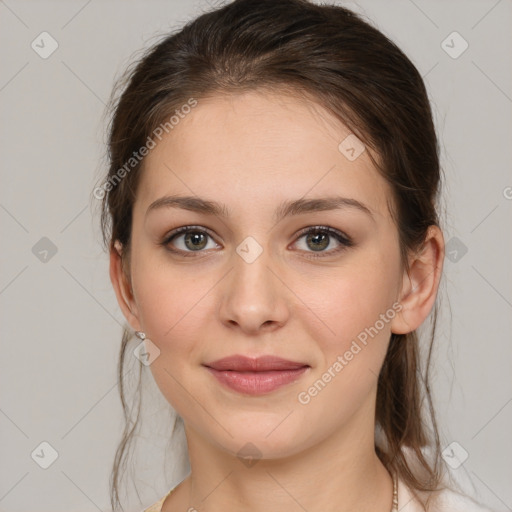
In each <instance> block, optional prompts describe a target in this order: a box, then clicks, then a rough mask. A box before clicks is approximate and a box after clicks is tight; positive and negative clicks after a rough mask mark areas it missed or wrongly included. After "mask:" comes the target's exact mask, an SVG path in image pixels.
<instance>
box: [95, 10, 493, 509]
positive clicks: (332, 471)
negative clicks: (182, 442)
mask: <svg viewBox="0 0 512 512" xmlns="http://www.w3.org/2000/svg"><path fill="white" fill-rule="evenodd" d="M109 156H110V168H109V172H108V175H107V177H106V179H105V182H104V185H102V189H101V190H102V191H103V192H102V195H104V198H103V212H102V214H103V217H102V226H103V229H104V238H105V242H106V244H107V245H108V247H109V250H110V275H111V280H112V284H113V286H114V289H115V292H116V296H117V299H118V302H119V305H120V308H121V310H122V311H123V313H124V315H125V317H126V319H127V322H128V324H129V326H130V329H127V330H126V331H125V333H124V336H123V342H122V347H121V360H120V368H119V372H120V379H121V384H122V375H123V363H124V360H125V359H124V358H125V353H126V352H127V350H128V343H129V341H130V340H131V339H133V335H134V334H136V335H137V336H138V338H139V339H140V342H139V343H140V345H139V349H138V350H139V356H140V359H141V361H142V363H144V364H146V365H148V366H150V369H151V372H152V375H153V377H154V379H155V382H156V383H157V385H158V387H159V389H160V390H161V392H162V394H163V396H164V397H165V398H166V399H167V401H168V402H169V404H170V405H171V406H172V408H173V409H174V410H175V411H176V412H177V414H178V415H179V417H180V418H181V419H182V420H183V422H184V427H185V433H186V439H187V446H188V455H189V460H190V468H191V471H190V473H189V475H188V476H187V477H186V478H185V479H184V480H183V481H182V482H181V483H180V484H179V485H178V486H176V487H175V488H174V489H172V490H171V491H170V492H169V493H168V494H167V495H166V496H164V497H163V498H162V499H161V500H159V501H158V502H157V503H155V504H154V505H153V506H152V507H150V508H149V509H147V511H151V512H155V511H158V512H160V511H162V512H170V511H174V510H189V511H193V510H198V511H208V512H217V511H221V510H223V511H224V510H240V509H242V510H247V511H262V510H266V511H274V510H275V511H278V510H279V511H280V510H292V509H296V510H299V509H302V510H307V511H308V512H316V511H320V510H322V511H334V510H336V511H337V512H348V511H349V510H350V511H354V510H357V511H360V512H365V511H372V512H388V511H390V510H401V511H417V510H432V511H448V510H449V511H450V512H453V511H457V510H460V511H462V510H464V511H465V512H469V511H478V510H484V509H482V508H481V507H480V506H478V505H477V504H476V503H474V502H473V501H472V500H470V499H469V498H466V497H464V496H462V495H460V494H458V493H456V492H455V491H452V490H450V489H449V488H448V484H447V481H446V478H445V474H444V473H445V472H444V470H443V466H442V461H441V458H440V443H439V436H438V433H437V428H436V421H435V416H434V411H433V409H432V404H431V397H430V392H429V384H428V362H429V360H428V359H427V364H426V371H425V372H422V371H420V362H419V347H420V341H419V339H418V337H417V334H416V330H417V329H418V327H419V326H420V325H422V324H423V323H424V322H425V321H426V320H427V318H429V315H430V313H431V312H433V320H434V326H435V313H436V297H437V292H438V287H439V282H440V279H441V274H442V266H443V257H444V239H443V234H442V231H441V228H440V226H439V219H438V214H437V210H436V201H437V198H438V194H439V191H440V168H439V155H438V144H437V139H436V133H435V129H434V126H433V122H432V114H431V109H430V105H429V102H428V98H427V94H426V91H425V86H424V83H423V81H422V79H421V76H420V75H419V73H418V71H417V70H416V68H415V67H414V65H413V64H412V63H411V62H410V60H409V59H408V58H407V57H406V56H405V55H404V54H403V53H402V52H401V51H400V50H399V49H398V48H397V47H396V46H395V45H394V44H393V43H392V42H391V41H390V40H389V39H387V38H386V37H385V36H384V35H383V34H382V33H381V32H379V31H378V30H376V29H375V28H373V27H372V26H370V25H369V24H367V23H366V22H364V21H363V20H362V19H361V18H359V17H358V16H356V15H355V14H354V13H352V12H351V11H349V10H347V9H345V8H342V7H335V6H319V5H315V4H312V3H309V2H307V1H306V0H279V1H276V0H264V1H260V0H259V1H253V0H237V1H235V2H233V3H230V4H228V5H226V6H224V7H221V8H218V9H217V10H214V11H212V12H210V13H207V14H204V15H202V16H200V17H198V18H197V19H196V20H194V21H193V22H191V23H189V24H188V25H186V26H185V27H184V28H183V29H182V30H180V31H179V32H177V33H175V34H172V35H169V36H168V37H167V38H166V39H165V40H163V41H162V42H160V43H159V44H157V45H156V46H155V47H154V48H152V49H150V50H149V51H148V52H147V54H146V55H145V56H144V57H143V58H142V59H141V60H140V62H139V63H138V64H137V66H136V67H135V68H134V69H133V70H132V71H131V72H130V74H129V76H128V80H127V85H126V87H125V88H124V90H123V91H122V94H121V95H120V97H119V98H118V99H117V100H115V101H114V110H113V114H112V122H111V126H110V133H109ZM432 339H433V333H432ZM431 342H432V340H431V341H430V343H431ZM421 344H422V345H427V346H426V348H427V350H425V352H426V353H428V348H429V347H428V342H427V340H421ZM121 392H122V386H121ZM423 400H426V403H427V404H428V408H426V409H425V408H424V407H422V401H423ZM123 406H125V408H126V404H125V403H124V401H123ZM427 413H428V414H427ZM131 432H132V431H129V430H128V428H127V429H126V431H125V434H126V435H125V438H124V439H123V442H122V443H121V446H120V448H119V450H118V453H117V456H116V461H115V468H114V474H113V485H112V505H113V508H114V509H115V508H116V505H117V504H118V501H119V500H118V488H117V482H118V476H119V471H118V470H119V466H120V461H121V460H122V458H123V456H124V451H125V447H126V444H127V440H128V439H129V437H130V434H131ZM116 500H117V503H116Z"/></svg>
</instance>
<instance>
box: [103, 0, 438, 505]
mask: <svg viewBox="0 0 512 512" xmlns="http://www.w3.org/2000/svg"><path fill="white" fill-rule="evenodd" d="M256 89H257V90H264V89H266V90H271V91H277V90H282V91H288V92H290V93H292V94H297V95H299V96H300V95H301V96H302V97H303V98H306V97H308V98H312V99H313V100H314V101H316V102H317V103H318V104H319V105H322V106H323V107H325V108H326V109H328V111H329V112H331V113H332V114H333V115H334V116H335V117H336V118H337V119H339V120H340V121H342V122H343V123H344V124H345V125H346V126H347V127H348V128H349V129H350V130H351V131H352V132H353V133H354V134H356V136H357V137H358V138H359V139H360V140H362V141H363V143H364V144H365V145H366V146H367V147H368V148H370V150H371V151H370V152H369V154H370V157H371V158H372V161H373V163H374V164H375V166H376V168H377V169H378V170H379V172H380V173H381V174H382V176H384V178H385V179H386V181H387V182H388V183H389V185H390V186H391V189H392V198H390V203H392V204H390V211H391V213H392V215H393V218H394V220H395V223H396V226H397V229H398V233H399V240H400V253H401V259H402V264H403V266H404V268H405V269H408V267H407V255H408V254H409V252H410V251H415V250H417V249H419V248H420V247H421V245H422V243H423V242H424V240H425V236H426V233H427V229H428V227H429V226H431V225H439V219H438V214H437V209H436V203H437V197H438V193H439V188H440V178H441V176H440V165H439V154H438V153H439V148H438V142H437V137H436V133H435V129H434V124H433V119H432V112H431V107H430V104H429V100H428V95H427V92H426V89H425V85H424V83H423V80H422V78H421V76H420V74H419V73H418V71H417V69H416V68H415V66H414V65H413V64H412V63H411V61H410V60H409V59H408V58H407V57H406V56H405V55H404V53H403V52H402V51H401V50H400V49H399V48H398V47H397V46H396V45H395V44H394V43H393V42H392V41H390V40H389V39H388V38H387V37H386V36H385V35H384V34H382V33H381V32H380V31H379V30H377V29H376V28H374V27H373V26H372V25H371V24H369V23H368V22H366V21H364V20H363V19H362V18H361V17H360V16H358V15H356V14H355V13H353V12H351V11H350V10H348V9H346V8H343V7H340V6H334V5H332V6H330V5H322V6H320V5H316V4H313V3H310V2H308V1H306V0H236V1H234V2H232V3H229V4H227V5H224V6H221V7H219V8H217V9H215V10H213V11H211V12H207V13H205V14H203V15H201V16H199V17H197V18H196V19H194V20H193V21H191V22H189V23H188V24H186V25H185V26H184V27H183V28H182V29H180V30H179V31H177V32H175V33H172V34H170V35H169V34H166V36H165V38H164V39H163V40H162V41H160V42H158V43H157V44H155V45H154V46H152V47H151V48H150V49H149V50H147V51H146V52H145V54H144V55H143V56H142V57H141V58H140V60H138V61H137V62H135V63H134V64H133V65H132V67H131V68H129V69H128V70H127V71H126V74H125V76H124V77H122V79H121V80H120V81H119V82H118V83H117V85H116V87H115V88H114V91H113V94H112V97H111V101H110V106H111V118H110V125H109V139H108V158H109V170H108V174H107V176H106V177H105V181H104V183H107V182H110V183H111V185H110V186H109V187H108V188H103V190H104V196H103V197H102V205H101V206H102V210H101V226H102V231H103V241H104V243H105V245H106V246H107V247H108V248H109V249H110V250H112V249H113V246H114V242H115V241H116V240H118V241H119V242H121V244H122V246H123V265H125V264H126V268H127V269H129V260H128V259H127V258H129V253H130V238H131V228H132V212H133V204H134V200H135V196H136V193H137V184H138V181H139V179H140V174H141V172H142V170H143V164H144V160H143V159H142V160H141V161H140V162H135V163H134V162H132V163H134V165H133V166H132V167H130V168H129V169H128V168H126V163H127V162H128V161H129V160H130V158H132V155H133V153H134V152H136V151H138V150H139V149H140V148H141V147H143V146H144V145H145V144H146V143H147V140H148V137H151V136H152V134H154V131H155V129H157V127H158V126H160V125H162V124H163V123H165V122H167V121H168V120H169V118H170V117H171V116H172V115H173V113H174V112H175V111H176V109H179V108H180V107H181V106H182V105H184V104H187V102H188V101H189V100H190V98H195V99H197V101H199V102H200V101H201V98H205V97H207V96H215V95H218V94H236V93H241V92H245V91H250V90H256ZM372 152H373V153H374V154H375V155H376V157H375V158H374V157H372V156H371V154H372ZM123 166H125V172H124V173H122V174H123V176H122V179H119V176H120V175H119V170H120V169H121V168H123ZM114 179H115V181H114ZM95 195H96V194H95ZM96 197H97V196H96ZM437 310H438V304H437V302H436V304H435V306H434V310H433V315H432V318H433V323H432V332H431V340H430V345H429V346H428V350H426V352H425V358H424V365H423V366H421V365H420V362H421V361H420V359H421V358H420V357H419V356H420V354H419V342H418V336H417V333H416V332H411V333H409V334H406V335H401V334H392V335H391V339H390V343H389V348H388V352H387V355H386V358H385V361H384V363H383V367H382V370H381V372H380V375H379V379H378V389H377V406H376V418H375V421H376V429H378V432H379V434H380V435H381V441H379V442H377V438H376V446H375V449H376V453H377V455H378V456H379V458H380V459H381V461H382V462H383V464H384V465H385V466H386V467H387V468H388V470H389V471H390V472H392V473H396V474H397V475H398V476H399V477H400V478H401V479H402V480H403V481H404V482H405V483H406V484H407V485H408V486H409V487H410V488H411V489H412V490H413V491H414V490H416V491H435V490H438V489H440V488H441V487H440V486H441V483H442V468H441V459H440V441H439V434H438V429H437V426H436V420H435V414H434V409H433V405H432V397H431V392H430V387H429V368H430V361H431V355H432V346H433V342H434V333H435V323H436V318H437ZM131 337H132V334H131V333H130V330H128V329H125V332H124V334H123V338H122V343H121V353H120V358H119V366H118V377H119V390H120V394H121V401H122V405H123V410H124V412H125V417H126V420H127V421H126V427H125V430H124V433H123V437H122V441H121V443H120V445H119V447H118V449H117V452H116V457H115V461H114V467H113V472H112V477H111V502H112V507H113V509H114V510H115V509H116V507H117V505H118V504H119V505H120V502H119V493H118V490H119V489H118V486H119V479H120V466H121V462H122V461H123V460H124V458H125V456H126V451H127V448H128V447H129V445H130V442H131V437H132V436H133V432H134V429H135V425H130V422H129V421H128V407H127V404H126V401H125V395H124V387H123V375H124V363H125V354H126V351H127V345H128V342H129V340H130V338H131ZM139 391H140V386H139ZM139 411H140V408H139ZM138 420H139V414H137V419H136V423H137V422H138ZM426 447H428V448H429V449H430V456H426V455H425V452H424V450H423V448H426ZM404 449H406V451H407V452H408V455H407V457H406V455H405V452H404ZM427 504H428V500H427Z"/></svg>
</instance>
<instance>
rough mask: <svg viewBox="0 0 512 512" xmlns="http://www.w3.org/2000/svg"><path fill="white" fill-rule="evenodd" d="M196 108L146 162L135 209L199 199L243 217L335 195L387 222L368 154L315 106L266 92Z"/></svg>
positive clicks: (384, 191)
mask: <svg viewBox="0 0 512 512" xmlns="http://www.w3.org/2000/svg"><path fill="white" fill-rule="evenodd" d="M197 101H198V102H197V106H195V107H194V108H192V109H191V110H190V112H189V113H187V114H182V115H181V116H180V119H179V122H178V123H177V124H175V125H174V127H173V128H172V130H170V131H169V133H166V134H164V136H163V137H162V140H161V141H160V142H158V143H157V145H156V147H155V148H154V149H152V150H151V151H150V153H149V154H148V155H147V156H146V158H145V161H144V169H143V172H142V177H141V181H140V183H139V190H138V193H137V203H138V204H139V205H140V207H142V206H144V205H145V207H147V206H148V205H149V204H150V203H151V202H152V201H154V200H156V199H158V198H159V197H161V196H162V195H165V194H180V193H181V194H186V195H199V196H201V197H206V198H210V199H212V200H215V201H218V202H222V203H225V204H229V205H233V209H235V210H236V209H237V208H240V209H241V210H243V209H247V207H248V206H249V204H251V203H254V202H257V203H258V204H259V205H260V206H261V207H265V206H266V204H267V203H269V207H270V203H275V202H276V201H280V200H286V199H290V198H291V199H296V198H299V197H303V196H305V195H307V196H311V197H314V196H320V195H322V196H325V195H329V194H333V193H335V194H339V195H345V196H347V195H348V196H350V197H353V198H354V199H357V200H360V201H362V202H365V203H366V204H369V206H370V207H371V209H372V210H373V211H375V212H376V214H377V215H379V214H380V215H383V216H386V215H387V213H386V212H387V201H388V200H389V195H390V190H389V188H388V185H387V183H386V181H385V180H384V178H383V177H382V176H381V175H380V174H379V173H378V172H377V170H376V169H375V167H374V165H373V163H372V161H371V159H370V158H369V155H368V152H369V149H368V148H364V145H362V143H360V142H358V139H356V138H354V137H355V136H354V135H353V134H351V132H350V130H349V129H348V128H347V127H346V126H345V125H344V124H342V123H341V122H340V121H339V120H338V119H336V118H335V117H334V116H333V115H332V114H331V113H329V112H328V111H327V110H325V109H324V108H323V107H321V106H320V105H319V104H316V103H313V102H311V101H308V100H306V99H302V98H298V97H295V96H291V95H287V94H282V93H279V94H276V93H269V92H266V91H265V92H262V91H252V92H246V93H243V94H230V95H218V96H212V97H208V98H204V99H198V100H197ZM164 133H165V132H164ZM344 141H345V142H344ZM340 144H341V146H340ZM357 144H361V145H360V146H358V145H357ZM347 149H349V150H352V149H354V151H350V152H349V153H347V151H346V150H347ZM361 150H362V152H361V153H360V154H359V156H357V153H359V152H360V151H361ZM356 151H357V153H355V152H356ZM354 155H355V156H357V158H355V159H354V158H353V156H354ZM349 157H350V158H349ZM136 207H137V205H136Z"/></svg>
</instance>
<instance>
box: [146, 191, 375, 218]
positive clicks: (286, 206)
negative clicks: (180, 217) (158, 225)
mask: <svg viewBox="0 0 512 512" xmlns="http://www.w3.org/2000/svg"><path fill="white" fill-rule="evenodd" d="M161 208H181V209H184V210H189V211H192V212H197V213H203V214H206V215H215V216H218V217H222V218H228V217H229V216H230V212H229V209H228V208H227V207H226V206H225V205H223V204H220V203H217V202H215V201H209V200H207V199H203V198H201V197H198V196H179V195H173V196H164V197H161V198H159V199H157V200H156V201H154V202H152V203H151V204H150V205H149V207H148V209H147V210H146V215H148V214H149V213H150V212H152V211H155V210H158V209H161ZM344 208H353V209H357V210H359V211H361V212H364V213H365V214H367V215H368V216H369V217H370V218H371V219H372V220H375V218H374V215H373V213H372V211H371V210H370V209H369V208H368V207H367V206H365V205H364V204H363V203H361V202H360V201H357V200H356V199H351V198H348V197H341V196H330V197H318V198H312V199H304V198H301V199H296V200H294V201H284V202H282V203H281V204H280V205H279V206H278V207H277V209H276V211H275V213H274V221H275V222H279V221H281V220H282V219H284V218H285V217H289V216H292V215H300V214H303V213H313V212H320V211H328V210H340V209H344Z"/></svg>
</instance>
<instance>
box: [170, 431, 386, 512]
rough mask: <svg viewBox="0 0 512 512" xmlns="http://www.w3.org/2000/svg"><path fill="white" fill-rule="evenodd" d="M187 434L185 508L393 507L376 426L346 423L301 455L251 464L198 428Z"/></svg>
mask: <svg viewBox="0 0 512 512" xmlns="http://www.w3.org/2000/svg"><path fill="white" fill-rule="evenodd" d="M351 430H352V431H351ZM186 433H187V441H188V445H189V460H190V466H191V473H190V474H189V476H188V477H187V478H186V479H185V480H184V481H183V482H182V484H180V486H179V487H180V488H181V491H182V492H181V496H182V497H183V503H184V505H186V508H184V510H188V509H190V507H193V508H191V510H194V508H196V509H197V510H201V512H220V511H225V510H234V509H236V508H239V509H242V510H245V511H247V512H269V511H274V510H289V509H294V508H295V509H296V510H300V509H301V508H302V509H303V510H307V511H308V512H317V511H318V512H320V511H322V512H335V511H336V512H354V511H357V512H370V511H372V512H389V511H390V510H391V507H392V493H393V482H392V479H391V476H390V475H389V473H388V472H387V470H386V469H385V467H384V466H383V464H382V463H381V462H380V460H379V458H378V457H377V455H376V453H375V447H374V443H375V441H374V431H373V429H369V430H368V431H364V430H361V429H356V428H354V427H351V426H346V428H344V429H343V430H340V431H339V432H337V433H334V434H333V435H332V436H331V437H329V438H328V439H325V440H323V441H322V442H320V443H318V444H314V445H313V446H311V447H310V448H308V449H306V450H303V451H301V452H299V453H296V454H294V455H291V456H288V457H286V458H279V459H259V460H255V461H254V463H253V464H249V465H246V464H244V463H243V462H242V461H241V460H240V459H239V458H238V457H236V456H233V455H232V454H229V453H227V452H226V451H224V450H220V449H219V448H218V446H215V445H213V444H211V443H209V442H208V441H207V440H205V438H204V437H202V436H201V435H199V434H198V433H197V432H196V431H194V430H193V429H192V428H190V427H186Z"/></svg>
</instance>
